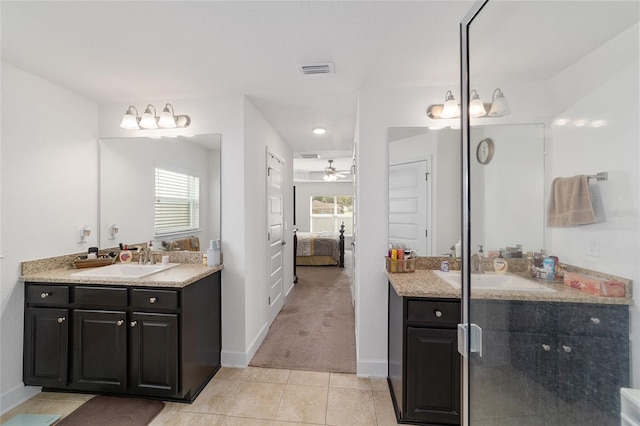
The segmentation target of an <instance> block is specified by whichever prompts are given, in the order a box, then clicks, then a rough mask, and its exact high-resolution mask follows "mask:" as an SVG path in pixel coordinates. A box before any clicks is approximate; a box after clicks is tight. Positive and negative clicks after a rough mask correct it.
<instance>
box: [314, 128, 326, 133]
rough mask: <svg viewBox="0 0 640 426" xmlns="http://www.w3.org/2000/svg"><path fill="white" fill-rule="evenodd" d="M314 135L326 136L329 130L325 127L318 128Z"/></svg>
mask: <svg viewBox="0 0 640 426" xmlns="http://www.w3.org/2000/svg"><path fill="white" fill-rule="evenodd" d="M313 133H314V134H315V135H324V134H325V133H327V129H325V128H324V127H316V128H315V129H313Z"/></svg>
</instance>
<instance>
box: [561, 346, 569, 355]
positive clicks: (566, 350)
mask: <svg viewBox="0 0 640 426" xmlns="http://www.w3.org/2000/svg"><path fill="white" fill-rule="evenodd" d="M562 350H563V351H565V352H566V353H569V352H571V346H566V345H563V346H562Z"/></svg>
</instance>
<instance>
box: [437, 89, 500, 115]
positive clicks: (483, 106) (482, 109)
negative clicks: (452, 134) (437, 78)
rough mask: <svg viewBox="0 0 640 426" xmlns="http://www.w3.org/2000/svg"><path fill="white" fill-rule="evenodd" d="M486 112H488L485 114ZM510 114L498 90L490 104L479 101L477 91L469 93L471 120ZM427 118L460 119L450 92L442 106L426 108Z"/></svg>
mask: <svg viewBox="0 0 640 426" xmlns="http://www.w3.org/2000/svg"><path fill="white" fill-rule="evenodd" d="M487 111H489V112H488V113H487ZM510 113H511V109H510V108H509V103H508V102H507V98H505V97H504V94H503V93H502V91H501V90H500V89H495V90H494V91H493V98H492V102H491V103H484V102H483V101H482V99H480V95H479V94H478V91H477V90H475V89H473V90H472V91H471V101H470V102H469V115H470V116H471V117H473V118H478V117H502V116H505V115H508V114H510ZM427 116H428V117H429V118H433V119H436V120H437V119H441V118H443V119H447V118H458V117H460V106H459V105H458V103H457V102H456V101H455V99H454V97H453V94H452V93H451V90H447V93H446V94H445V103H444V104H435V105H430V106H429V108H427Z"/></svg>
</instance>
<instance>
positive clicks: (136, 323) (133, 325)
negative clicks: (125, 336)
mask: <svg viewBox="0 0 640 426" xmlns="http://www.w3.org/2000/svg"><path fill="white" fill-rule="evenodd" d="M129 325H130V326H131V327H132V328H133V327H135V326H136V325H138V321H131V323H129Z"/></svg>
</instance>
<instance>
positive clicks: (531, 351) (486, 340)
mask: <svg viewBox="0 0 640 426" xmlns="http://www.w3.org/2000/svg"><path fill="white" fill-rule="evenodd" d="M387 276H388V278H389V320H388V324H389V334H388V339H389V342H388V343H389V346H388V362H389V367H388V368H389V369H388V383H389V388H390V391H391V396H392V400H393V403H394V408H395V411H396V417H397V419H398V421H399V422H400V423H410V424H429V425H457V424H460V423H461V421H460V414H461V413H460V411H461V408H460V398H461V389H460V383H461V380H460V374H461V365H462V364H461V362H462V358H461V357H460V355H459V354H458V351H457V324H458V323H460V322H461V315H460V314H461V309H460V290H459V289H456V288H454V287H452V286H451V285H449V284H447V283H445V281H444V280H441V279H440V278H439V276H438V275H436V273H434V271H432V270H416V272H415V273H410V274H391V273H388V274H387ZM548 286H549V287H550V288H553V290H555V291H554V292H537V293H536V292H501V291H486V292H476V293H474V291H473V290H472V301H471V304H470V305H471V307H470V316H471V322H473V323H475V324H477V325H478V326H480V327H481V328H482V340H483V345H482V347H483V353H482V356H480V355H479V354H477V353H474V354H472V357H473V358H472V362H471V368H470V375H471V383H472V389H471V392H474V397H475V398H482V399H483V400H486V401H487V404H486V408H482V409H480V410H476V412H475V413H471V414H472V420H477V421H481V420H485V421H486V420H487V419H490V418H491V415H492V414H493V413H495V412H512V413H514V414H513V416H514V417H526V416H529V418H534V419H535V418H542V416H544V418H546V419H551V420H550V421H551V423H553V422H554V421H558V422H559V423H555V424H562V419H566V418H575V414H576V413H577V412H579V413H580V414H582V415H585V413H591V412H593V415H592V416H593V417H592V418H593V419H595V420H594V421H596V422H597V423H598V424H601V425H613V424H616V423H617V424H619V421H620V420H619V407H620V398H619V394H620V391H619V389H620V388H621V387H627V386H628V385H629V369H630V357H629V355H630V354H629V351H630V348H629V304H630V303H631V299H630V298H606V297H598V296H593V295H590V294H586V293H585V292H583V291H579V290H575V289H572V288H570V287H568V286H565V285H563V284H561V283H557V284H556V283H550V284H549V285H548ZM505 395H508V397H505ZM483 410H485V411H486V412H481V411H483ZM586 415H587V416H589V415H591V414H586ZM537 416H540V417H537ZM597 416H599V417H597ZM556 419H557V420H556Z"/></svg>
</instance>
